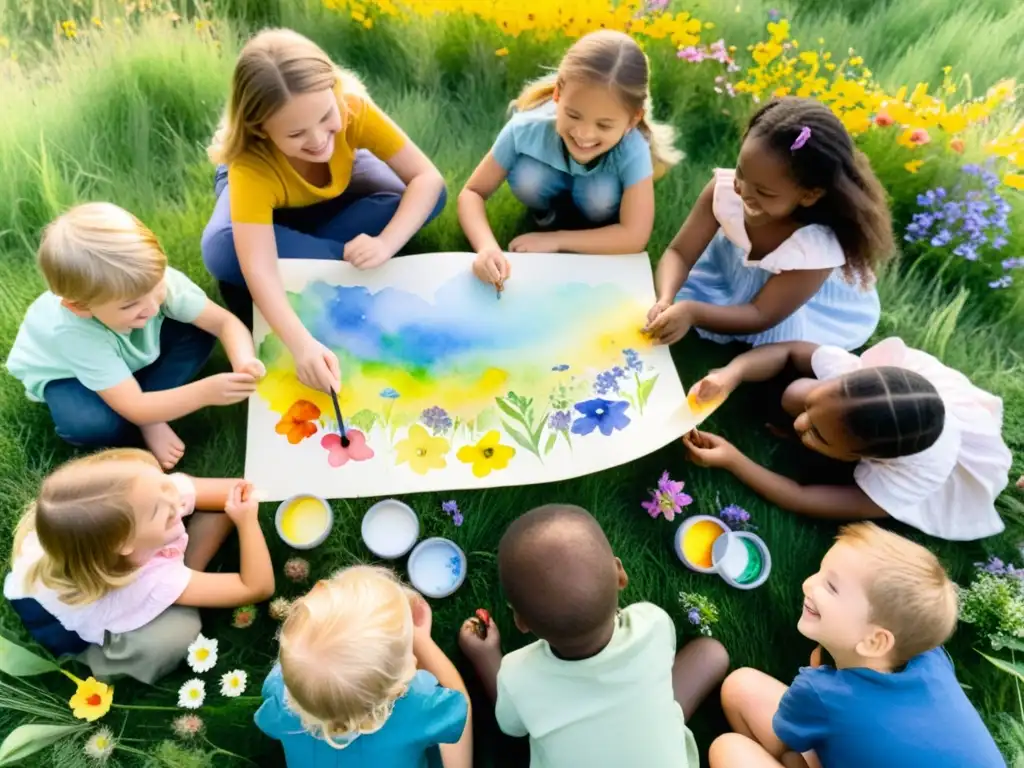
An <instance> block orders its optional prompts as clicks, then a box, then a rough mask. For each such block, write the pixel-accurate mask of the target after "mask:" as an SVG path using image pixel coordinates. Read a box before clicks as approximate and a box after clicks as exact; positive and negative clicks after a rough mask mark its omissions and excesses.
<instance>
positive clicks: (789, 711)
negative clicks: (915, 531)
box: [709, 523, 1006, 768]
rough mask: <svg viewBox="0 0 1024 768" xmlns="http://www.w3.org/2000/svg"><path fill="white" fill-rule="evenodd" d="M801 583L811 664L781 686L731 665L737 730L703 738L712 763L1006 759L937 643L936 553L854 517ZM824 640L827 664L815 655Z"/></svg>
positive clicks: (942, 575) (940, 574)
mask: <svg viewBox="0 0 1024 768" xmlns="http://www.w3.org/2000/svg"><path fill="white" fill-rule="evenodd" d="M803 592H804V603H803V612H802V613H801V615H800V621H799V623H798V624H797V630H798V631H799V632H800V634H802V635H803V636H804V637H807V638H808V639H810V640H813V641H815V642H817V643H820V645H819V649H818V650H817V651H815V653H814V654H813V655H812V657H811V666H810V667H804V668H802V669H801V670H800V672H799V674H797V676H796V679H795V680H794V681H793V684H792V685H791V686H790V687H789V688H787V687H786V686H785V685H783V684H782V683H780V682H779V681H778V680H775V679H774V678H771V677H768V675H766V674H764V673H763V672H758V671H757V670H754V669H740V670H737V671H736V672H733V673H732V674H731V675H729V677H728V678H727V679H726V681H725V684H724V685H723V686H722V707H723V708H724V709H725V714H726V717H728V719H729V723H730V725H731V726H732V728H733V730H734V731H736V732H735V733H730V734H726V735H725V736H720V737H719V738H718V739H716V740H715V742H714V743H713V744H712V745H711V750H710V753H709V758H710V762H711V766H712V768H759V767H767V766H779V765H784V766H787V767H788V768H795V766H808V765H810V766H818V765H821V766H824V768H865V767H866V766H879V767H880V766H897V765H899V766H928V768H964V766H968V765H969V766H971V767H972V768H1003V767H1004V766H1005V765H1006V763H1005V762H1004V761H1003V758H1002V757H1001V756H1000V754H999V750H998V749H997V748H996V745H995V742H993V740H992V737H991V736H990V735H989V733H988V731H986V730H985V726H984V724H983V723H982V722H981V718H980V717H979V716H978V713H977V712H976V711H975V709H974V707H972V706H971V703H970V702H969V701H968V700H967V696H965V695H964V692H963V690H962V689H961V688H960V684H959V683H958V682H957V679H956V675H955V674H954V672H953V665H952V663H951V662H950V660H949V657H948V656H947V655H946V652H945V650H943V648H942V647H941V646H942V644H943V643H945V642H946V641H947V640H948V639H949V636H950V635H951V634H952V633H953V628H954V627H955V626H956V617H957V596H956V585H954V584H953V582H951V581H950V579H949V577H948V576H947V575H946V572H945V571H944V570H943V568H942V566H941V565H940V564H939V561H938V560H937V559H936V558H935V555H933V554H932V553H931V552H929V551H928V550H927V549H925V548H924V547H922V546H920V545H919V544H914V543H912V542H910V541H908V540H907V539H904V538H903V537H901V536H897V535H896V534H894V533H890V532H888V531H884V530H882V529H881V528H878V527H877V526H875V525H873V524H872V523H858V524H856V525H850V526H847V527H845V528H843V529H842V530H841V531H840V533H839V537H838V539H837V540H836V544H835V545H834V546H833V547H832V548H831V549H830V550H829V551H828V552H827V553H826V554H825V557H824V559H823V560H822V561H821V569H820V570H819V571H818V573H816V574H814V575H813V576H811V577H810V578H808V579H807V580H806V581H805V582H804V585H803ZM821 648H824V649H825V650H826V651H828V653H829V654H830V655H831V656H832V658H833V659H834V660H835V666H834V667H831V666H820V665H819V660H820V649H821ZM800 753H805V754H804V755H803V756H802V757H801V755H800Z"/></svg>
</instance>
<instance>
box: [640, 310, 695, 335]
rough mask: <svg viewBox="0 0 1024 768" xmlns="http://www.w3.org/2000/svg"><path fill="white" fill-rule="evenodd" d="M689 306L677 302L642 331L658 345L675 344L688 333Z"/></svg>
mask: <svg viewBox="0 0 1024 768" xmlns="http://www.w3.org/2000/svg"><path fill="white" fill-rule="evenodd" d="M692 324H693V320H691V319H690V305H689V303H688V302H685V301H677V302H676V303H675V304H673V305H672V306H671V307H668V308H667V309H665V310H664V311H663V312H661V313H660V314H658V315H657V317H655V318H654V320H653V321H651V322H650V323H648V325H647V328H645V329H644V330H646V331H647V333H649V334H651V335H652V336H653V337H654V338H655V339H656V341H657V343H658V344H675V343H676V342H677V341H679V340H680V339H681V338H683V336H685V335H686V334H687V333H688V332H689V331H690V326H691V325H692Z"/></svg>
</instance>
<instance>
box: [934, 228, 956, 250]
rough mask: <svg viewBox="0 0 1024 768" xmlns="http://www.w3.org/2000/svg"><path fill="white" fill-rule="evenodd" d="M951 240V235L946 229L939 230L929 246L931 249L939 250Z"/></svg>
mask: <svg viewBox="0 0 1024 768" xmlns="http://www.w3.org/2000/svg"><path fill="white" fill-rule="evenodd" d="M952 239H953V235H951V234H950V232H949V230H948V229H940V230H939V233H938V234H937V235H935V237H933V238H932V239H931V245H932V247H933V248H941V247H942V246H944V245H946V244H947V243H949V241H950V240H952Z"/></svg>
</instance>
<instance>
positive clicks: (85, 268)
mask: <svg viewBox="0 0 1024 768" xmlns="http://www.w3.org/2000/svg"><path fill="white" fill-rule="evenodd" d="M38 258H39V266H40V268H41V270H42V272H43V276H44V277H45V279H46V282H47V284H48V286H49V289H50V290H48V291H47V292H46V293H44V294H43V295H42V296H40V297H39V298H37V299H36V300H35V301H34V302H33V303H32V305H31V306H30V307H29V309H28V312H27V313H26V314H25V319H24V320H23V321H22V324H21V327H20V328H19V329H18V335H17V337H16V338H15V340H14V346H13V347H12V348H11V352H10V355H9V356H8V358H7V370H8V371H10V373H11V374H12V375H13V376H14V377H16V378H17V379H19V380H20V381H21V382H22V383H23V384H24V385H25V392H26V394H27V395H28V398H29V399H30V400H33V401H35V402H45V403H46V404H47V406H48V407H49V409H50V413H51V415H52V416H53V420H54V424H55V426H56V430H57V434H58V435H60V437H62V438H63V439H65V440H67V441H68V442H69V443H72V444H73V445H81V446H120V445H133V444H137V443H138V442H139V440H140V438H141V440H142V441H143V442H144V443H145V445H146V446H147V447H148V448H149V450H150V451H152V452H153V454H154V455H155V456H156V458H157V459H158V460H159V461H160V464H161V466H163V467H164V468H165V469H170V468H172V467H173V466H174V465H175V464H177V462H178V460H179V459H180V458H181V456H182V454H183V453H184V450H185V445H184V443H182V441H181V439H180V438H179V437H178V435H177V434H176V433H175V432H174V430H173V429H171V427H170V425H169V424H168V423H167V422H169V421H173V420H175V419H178V418H180V417H182V416H184V415H186V414H188V413H192V412H193V411H196V410H198V409H199V408H202V407H203V406H206V405H231V404H232V403H236V402H239V401H241V400H243V399H245V398H246V397H248V396H249V395H250V394H252V393H253V392H254V391H255V389H256V382H257V380H258V379H259V378H260V377H261V376H262V375H263V374H264V373H265V371H264V368H263V365H262V364H261V363H260V362H259V360H258V359H257V358H256V355H255V352H254V349H253V342H252V336H251V335H250V334H249V332H248V330H246V328H245V326H244V325H242V323H241V322H240V321H239V320H238V319H237V318H236V317H235V316H234V315H232V314H230V313H229V312H227V311H226V310H224V309H222V308H221V307H219V306H217V305H216V304H214V303H213V302H212V301H210V300H209V299H208V298H207V296H206V294H205V293H203V291H202V289H201V288H199V287H198V286H197V285H196V284H195V283H193V282H192V281H191V280H189V279H188V278H187V277H186V276H185V275H183V274H182V273H181V272H178V271H177V270H175V269H172V268H170V267H168V266H167V257H166V255H165V254H164V252H163V249H162V248H161V247H160V243H159V242H158V241H157V239H156V236H155V235H154V234H153V233H152V232H151V231H150V230H149V229H147V228H146V226H145V225H144V224H142V222H140V221H139V220H138V219H136V218H135V217H134V216H132V215H131V214H130V213H128V212H127V211H125V210H123V209H122V208H118V207H117V206H115V205H112V204H110V203H87V204H85V205H79V206H76V207H74V208H72V209H71V210H69V211H67V212H66V213H65V214H63V215H62V216H60V217H58V218H57V219H56V220H55V221H53V222H52V223H51V224H50V225H49V226H48V227H47V228H46V232H45V233H44V235H43V240H42V243H41V245H40V248H39V254H38ZM215 337H217V338H220V340H221V342H222V343H223V344H224V349H225V351H226V352H227V355H228V358H229V359H230V361H231V367H232V369H233V372H232V373H222V374H216V375H214V376H209V377H206V378H204V379H200V380H198V381H195V382H192V383H189V382H190V381H191V380H192V378H193V377H194V376H195V375H196V373H198V372H199V370H200V368H202V366H203V365H204V364H205V362H206V360H207V358H208V357H209V356H210V352H211V351H212V349H213V344H214V342H215Z"/></svg>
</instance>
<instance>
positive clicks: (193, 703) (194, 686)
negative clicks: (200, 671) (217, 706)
mask: <svg viewBox="0 0 1024 768" xmlns="http://www.w3.org/2000/svg"><path fill="white" fill-rule="evenodd" d="M204 701H206V683H204V682H203V681H202V680H200V679H199V678H193V679H191V680H188V681H186V682H185V683H183V684H182V686H181V688H179V689H178V706H179V707H184V708H185V709H199V708H200V707H201V706H203V702H204Z"/></svg>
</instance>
